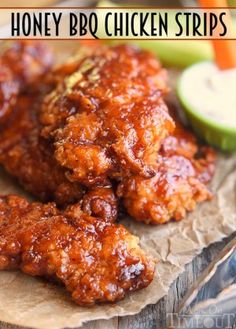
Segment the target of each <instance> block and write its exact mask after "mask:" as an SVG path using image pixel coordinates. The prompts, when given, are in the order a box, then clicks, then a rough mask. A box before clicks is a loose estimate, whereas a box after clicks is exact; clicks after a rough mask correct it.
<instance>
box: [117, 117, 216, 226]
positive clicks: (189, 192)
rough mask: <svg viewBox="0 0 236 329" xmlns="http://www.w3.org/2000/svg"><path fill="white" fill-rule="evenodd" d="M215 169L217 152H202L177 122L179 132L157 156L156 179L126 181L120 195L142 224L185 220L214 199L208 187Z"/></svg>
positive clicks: (122, 185) (164, 144)
mask: <svg viewBox="0 0 236 329" xmlns="http://www.w3.org/2000/svg"><path fill="white" fill-rule="evenodd" d="M198 153H200V154H198ZM214 168H215V153H214V152H213V150H212V149H211V148H199V146H198V145H197V142H196V139H195V137H194V136H193V135H192V134H191V133H190V132H189V131H187V130H185V129H184V128H183V127H182V126H181V124H180V123H178V122H176V130H175V132H174V133H173V134H172V135H170V136H169V137H167V138H166V139H165V140H164V141H163V143H162V146H161V149H160V151H159V153H158V155H157V160H156V174H155V176H153V177H152V178H149V179H148V178H144V177H141V176H140V175H133V176H131V177H129V178H126V179H124V180H123V181H122V182H121V184H120V185H119V188H118V195H119V196H120V197H122V198H123V202H124V205H125V208H126V209H127V211H128V213H129V214H130V215H131V216H133V217H134V218H135V219H136V220H138V221H143V222H145V223H152V224H162V223H166V222H168V221H170V220H171V219H174V220H181V219H183V218H184V217H185V216H186V212H187V211H193V210H194V209H195V207H196V204H197V203H198V202H202V201H205V200H209V199H211V197H212V194H211V192H210V191H209V190H208V188H207V186H206V184H207V183H208V182H209V181H210V180H211V178H212V176H213V173H214Z"/></svg>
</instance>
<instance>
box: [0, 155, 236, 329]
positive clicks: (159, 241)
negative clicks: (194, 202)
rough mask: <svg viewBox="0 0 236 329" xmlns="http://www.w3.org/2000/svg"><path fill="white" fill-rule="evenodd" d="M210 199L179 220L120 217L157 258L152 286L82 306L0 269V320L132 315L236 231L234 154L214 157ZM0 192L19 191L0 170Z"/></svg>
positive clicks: (49, 323) (62, 321)
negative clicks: (106, 302)
mask: <svg viewBox="0 0 236 329" xmlns="http://www.w3.org/2000/svg"><path fill="white" fill-rule="evenodd" d="M211 185H212V189H213V191H214V192H215V197H214V199H213V200H212V201H211V202H206V203H203V204H201V205H199V206H198V207H197V209H196V211H194V212H193V213H191V214H189V215H188V217H187V218H186V219H185V220H183V221H182V222H178V223H174V222H172V223H169V224H167V225H163V226H158V227H157V226H148V225H145V224H139V223H136V222H135V221H134V220H132V219H130V218H126V219H123V220H122V223H123V224H124V225H125V226H126V227H128V228H129V230H130V231H131V232H132V233H134V234H136V235H138V236H139V237H140V243H141V246H142V247H143V248H144V249H146V250H147V251H148V252H149V253H150V254H152V255H153V256H155V257H156V258H157V259H159V263H158V264H157V267H156V272H155V278H154V280H153V282H152V284H151V285H150V286H149V287H147V288H146V289H143V290H141V291H139V292H135V293H132V294H130V295H129V296H127V297H126V298H125V299H124V300H123V301H121V302H119V303H116V304H113V305H103V306H96V307H92V308H82V307H79V306H77V305H76V304H74V303H73V302H72V301H71V300H70V297H69V295H68V294H67V293H66V291H65V290H64V288H63V287H58V286H55V285H53V284H49V283H46V282H45V281H43V280H40V279H36V278H32V277H29V276H26V275H24V274H22V273H19V272H0V321H5V322H8V323H12V324H17V325H22V326H28V327H33V328H39V329H59V328H64V327H67V328H70V327H78V326H80V325H82V323H83V322H86V321H91V320H96V319H109V318H111V317H113V316H122V315H131V314H135V313H138V312H139V311H140V310H141V309H142V308H144V307H145V306H146V305H147V304H152V303H156V302H157V301H158V300H159V299H160V298H162V297H163V296H164V295H165V294H166V293H167V292H168V288H169V287H170V285H171V283H172V282H173V281H174V280H175V279H176V278H177V276H178V275H179V274H180V273H181V272H182V271H183V270H184V266H185V264H187V263H189V262H190V261H191V260H192V259H193V258H194V256H196V255H197V254H198V253H200V252H201V250H202V249H203V248H204V247H206V246H208V245H209V244H211V243H213V242H215V241H219V240H221V239H222V238H224V237H226V236H228V235H230V234H231V233H233V232H234V231H235V230H236V154H235V155H231V156H230V155H228V156H227V155H221V154H219V156H218V161H217V170H216V174H215V176H214V179H213V181H212V184H211ZM0 192H1V194H7V193H18V194H23V192H22V190H21V189H20V188H19V187H18V186H17V184H15V182H14V181H13V180H12V179H11V178H9V177H8V176H7V175H6V174H5V173H3V172H0Z"/></svg>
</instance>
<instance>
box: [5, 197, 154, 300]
mask: <svg viewBox="0 0 236 329" xmlns="http://www.w3.org/2000/svg"><path fill="white" fill-rule="evenodd" d="M137 242H138V239H137V238H136V237H134V236H132V235H131V234H130V233H129V232H128V231H127V230H126V229H125V228H124V227H123V226H121V225H114V224H111V223H107V222H103V221H101V220H99V219H95V218H93V217H90V216H88V215H86V214H84V213H83V212H81V210H80V208H78V206H71V207H70V208H69V209H68V210H66V211H65V212H61V211H59V210H57V209H56V207H55V205H54V204H46V205H43V204H40V203H31V204H30V203H28V202H27V201H26V200H25V199H23V198H21V197H17V196H7V197H2V198H0V269H2V270H4V269H20V270H22V271H23V272H25V273H27V274H30V275H33V276H44V277H48V278H54V279H56V280H57V281H60V282H62V283H63V284H64V285H65V287H66V288H67V290H68V291H69V292H70V293H71V295H72V298H73V300H74V301H75V302H76V303H77V304H79V305H81V306H87V305H93V304H94V303H100V302H114V301H117V300H120V299H122V298H123V297H124V296H125V294H126V293H127V292H129V291H134V290H137V289H141V288H144V287H146V286H147V285H149V284H150V282H151V281H152V279H153V274H154V262H153V260H152V259H151V258H149V257H147V256H146V255H145V253H144V252H143V251H142V250H141V249H140V248H139V246H138V244H137Z"/></svg>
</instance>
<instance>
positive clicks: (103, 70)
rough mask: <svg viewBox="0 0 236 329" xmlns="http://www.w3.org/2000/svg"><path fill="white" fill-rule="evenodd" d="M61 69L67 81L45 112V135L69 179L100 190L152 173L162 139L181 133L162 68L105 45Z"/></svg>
mask: <svg viewBox="0 0 236 329" xmlns="http://www.w3.org/2000/svg"><path fill="white" fill-rule="evenodd" d="M58 70H59V71H58V72H59V73H58V72H57V71H56V72H55V77H56V78H55V80H56V81H58V79H59V77H58V76H60V74H61V76H62V79H61V81H60V82H59V83H58V85H57V87H56V89H55V90H53V91H52V93H51V94H49V95H48V96H47V97H46V98H45V101H44V106H43V107H42V113H41V122H42V124H43V126H44V129H43V131H42V134H43V136H44V137H45V136H46V137H47V138H52V140H53V141H54V143H55V144H54V145H55V149H56V151H55V157H56V159H57V161H58V162H59V163H60V164H61V165H62V166H64V167H65V168H67V169H68V172H69V175H70V176H69V177H70V179H71V180H73V181H79V182H82V183H83V184H86V185H90V184H91V185H93V184H95V183H99V184H101V183H102V184H106V180H107V178H111V177H112V178H115V179H119V178H120V177H122V176H124V175H125V176H127V175H129V174H130V173H139V174H141V175H144V176H150V175H152V168H151V167H152V163H154V162H155V161H154V158H155V157H156V152H157V151H158V148H159V146H160V141H161V140H162V139H163V138H164V137H166V136H167V135H168V133H169V132H170V131H171V130H172V129H173V127H174V123H173V121H172V119H171V117H170V116H169V114H168V110H167V107H166V105H165V104H164V102H163V100H162V98H161V94H162V93H163V92H164V90H165V89H166V86H165V79H164V77H165V72H164V70H163V69H162V68H161V67H160V64H159V62H158V61H157V60H156V59H155V58H154V57H153V56H152V55H151V54H150V53H148V52H146V51H143V50H139V49H136V48H134V47H130V46H116V47H101V48H100V49H98V50H96V51H95V52H94V53H93V54H90V55H85V56H82V58H81V57H80V58H79V59H78V60H77V63H76V60H75V61H74V62H73V64H70V65H68V64H65V72H66V73H65V72H64V70H63V66H62V67H60V68H59V69H58Z"/></svg>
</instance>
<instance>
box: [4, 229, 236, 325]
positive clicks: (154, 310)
mask: <svg viewBox="0 0 236 329" xmlns="http://www.w3.org/2000/svg"><path fill="white" fill-rule="evenodd" d="M234 236H236V234H234ZM234 236H231V237H229V238H227V239H225V240H224V241H222V242H219V243H215V244H213V245H211V246H209V247H208V248H207V249H204V250H203V252H202V253H201V254H200V255H199V256H197V257H196V258H195V259H194V260H193V261H192V262H191V263H190V264H188V265H187V266H186V270H185V272H184V273H182V274H181V275H180V276H179V277H178V279H177V280H176V281H175V282H174V283H173V284H172V286H171V288H170V291H169V294H168V296H165V297H164V298H162V299H161V300H160V301H159V302H158V303H157V304H155V305H149V306H147V307H145V308H144V309H143V310H142V311H141V312H140V313H139V314H136V315H133V316H126V317H119V318H118V317H116V318H113V319H111V320H108V321H107V320H100V321H92V322H89V323H86V324H84V325H83V327H82V328H81V329H165V328H166V326H167V318H168V314H170V313H176V312H177V310H178V307H179V303H180V301H181V299H182V298H183V296H184V295H185V294H186V292H187V291H188V289H189V288H190V286H191V285H192V283H193V282H194V281H195V280H196V278H197V277H198V276H199V274H200V273H201V272H202V271H203V270H204V269H205V268H206V266H207V265H208V264H209V263H210V262H211V261H212V260H213V259H214V257H215V256H216V255H217V254H218V252H219V250H221V249H222V248H223V247H224V246H225V245H226V244H227V243H228V242H229V241H230V240H231V239H232V238H233V237H234ZM153 293H155V292H153ZM0 329H28V328H23V327H19V326H12V325H9V324H6V323H3V322H0ZM74 329H76V328H74ZM222 329H223V328H222ZM227 329H230V328H227ZM232 329H236V323H235V324H234V325H233V326H232Z"/></svg>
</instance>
